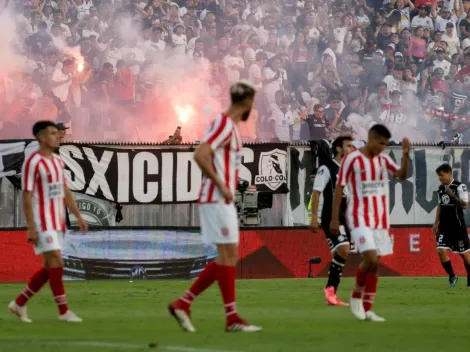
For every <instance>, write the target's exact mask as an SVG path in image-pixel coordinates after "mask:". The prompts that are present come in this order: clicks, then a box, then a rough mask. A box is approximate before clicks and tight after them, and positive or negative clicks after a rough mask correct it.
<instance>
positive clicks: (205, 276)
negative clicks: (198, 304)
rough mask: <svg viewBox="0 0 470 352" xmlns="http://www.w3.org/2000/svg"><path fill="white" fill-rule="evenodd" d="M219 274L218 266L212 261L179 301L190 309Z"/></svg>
mask: <svg viewBox="0 0 470 352" xmlns="http://www.w3.org/2000/svg"><path fill="white" fill-rule="evenodd" d="M216 274H217V264H216V263H215V262H214V261H212V262H210V263H209V264H207V265H206V267H205V268H204V270H203V271H201V273H200V274H199V277H198V278H197V279H196V281H195V282H194V283H193V284H192V286H191V287H190V288H189V290H188V291H186V292H185V293H184V295H183V296H181V297H180V299H179V301H180V303H181V304H182V305H183V306H184V308H186V309H187V308H189V306H190V305H191V303H193V301H194V299H195V298H196V297H197V296H199V295H200V294H201V293H203V292H204V291H205V290H206V289H208V288H209V287H210V286H211V285H212V284H213V283H214V281H215V279H216Z"/></svg>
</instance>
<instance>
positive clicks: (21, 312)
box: [8, 301, 33, 323]
mask: <svg viewBox="0 0 470 352" xmlns="http://www.w3.org/2000/svg"><path fill="white" fill-rule="evenodd" d="M8 310H9V311H10V312H11V313H12V314H15V315H16V316H18V318H20V320H21V321H22V322H23V323H32V322H33V321H32V320H31V319H29V317H28V312H27V310H26V306H23V307H21V306H19V305H17V304H16V302H15V301H11V302H10V304H9V305H8Z"/></svg>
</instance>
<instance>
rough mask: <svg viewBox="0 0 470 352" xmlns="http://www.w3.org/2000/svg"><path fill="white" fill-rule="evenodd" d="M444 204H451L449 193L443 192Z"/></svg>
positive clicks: (442, 199)
mask: <svg viewBox="0 0 470 352" xmlns="http://www.w3.org/2000/svg"><path fill="white" fill-rule="evenodd" d="M441 201H442V204H449V202H450V197H449V196H448V195H447V194H443V195H442V197H441Z"/></svg>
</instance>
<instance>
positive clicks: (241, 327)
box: [225, 323, 263, 332]
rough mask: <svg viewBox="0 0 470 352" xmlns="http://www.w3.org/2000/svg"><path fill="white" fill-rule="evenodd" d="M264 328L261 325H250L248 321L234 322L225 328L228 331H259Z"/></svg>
mask: <svg viewBox="0 0 470 352" xmlns="http://www.w3.org/2000/svg"><path fill="white" fill-rule="evenodd" d="M261 330H263V328H262V327H261V326H256V325H250V324H246V323H233V324H232V325H230V326H229V327H227V328H226V329H225V331H227V332H258V331H261Z"/></svg>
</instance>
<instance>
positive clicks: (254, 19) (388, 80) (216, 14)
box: [0, 0, 470, 142]
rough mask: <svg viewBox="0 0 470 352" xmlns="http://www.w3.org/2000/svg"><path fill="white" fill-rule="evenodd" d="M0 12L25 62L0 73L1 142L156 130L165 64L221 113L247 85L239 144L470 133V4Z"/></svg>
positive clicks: (311, 3) (140, 5) (448, 0)
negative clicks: (46, 123) (41, 126)
mask: <svg viewBox="0 0 470 352" xmlns="http://www.w3.org/2000/svg"><path fill="white" fill-rule="evenodd" d="M3 11H10V12H12V13H13V18H14V19H15V33H16V36H15V38H14V39H13V40H12V41H11V42H8V45H9V49H12V50H13V51H14V53H15V54H16V55H20V56H23V57H24V64H22V65H21V69H15V70H11V71H10V72H2V77H0V78H1V81H0V100H1V103H0V109H1V110H2V115H3V117H4V118H3V121H2V122H0V138H2V139H7V138H25V137H30V136H29V135H24V133H25V132H24V129H21V128H20V127H21V126H25V125H27V126H30V125H31V124H29V123H27V122H32V121H34V120H37V119H52V120H56V121H58V122H63V123H65V124H67V125H68V126H72V131H73V137H75V138H80V139H90V138H87V137H90V136H94V137H95V139H106V138H108V137H107V135H106V132H107V131H113V130H115V131H117V132H116V133H117V134H114V135H113V138H116V139H119V138H120V135H119V133H121V132H122V131H121V132H120V129H119V128H118V127H117V126H119V118H120V117H122V118H124V117H123V116H124V114H125V116H126V117H127V118H129V117H130V118H131V119H132V121H133V123H135V124H137V125H139V126H142V128H143V129H145V126H146V125H149V124H150V122H151V123H152V124H153V125H152V126H155V121H157V122H158V121H159V119H160V120H164V119H168V118H169V117H168V115H169V114H170V115H171V111H173V110H172V106H171V103H169V102H170V101H174V97H173V99H168V98H169V97H168V90H167V89H166V85H168V84H169V82H168V81H167V78H166V80H163V79H162V78H161V77H159V74H158V73H157V72H158V69H157V68H161V66H162V65H165V64H166V63H168V62H169V61H171V62H180V63H181V65H183V66H182V69H184V68H183V67H184V66H187V65H189V64H191V65H201V67H203V66H204V67H205V68H206V70H207V67H209V69H208V70H207V72H208V76H205V77H204V79H205V84H206V85H208V86H209V87H210V91H211V94H212V97H213V98H215V99H218V100H219V101H220V104H221V106H223V105H224V104H226V100H225V99H226V97H227V91H228V87H229V86H230V84H232V83H234V82H236V81H238V80H239V79H242V78H245V79H248V80H250V81H251V82H252V83H253V84H254V85H255V86H256V88H257V89H258V91H259V92H258V94H257V100H256V107H255V110H254V111H253V112H252V114H251V115H252V116H251V118H250V120H249V121H248V122H247V123H246V124H245V125H243V126H242V127H241V133H242V136H243V139H244V140H245V141H255V140H279V141H297V140H312V139H313V140H317V139H322V138H334V137H335V136H337V135H339V134H342V133H351V132H353V133H356V135H359V137H362V135H363V133H364V131H365V130H366V129H367V127H368V126H370V124H373V123H375V122H382V123H384V124H386V125H387V126H389V127H390V129H391V130H392V133H393V135H394V137H395V138H396V139H398V138H400V137H401V135H402V134H403V132H404V131H405V132H406V134H407V135H408V136H409V137H411V138H412V139H413V140H417V141H429V142H436V141H439V140H441V139H449V138H451V137H452V135H453V134H455V133H456V132H460V133H462V134H463V136H464V139H465V138H467V136H466V134H467V133H469V137H470V132H467V127H468V126H467V124H468V122H467V121H466V119H465V116H467V117H470V99H469V94H470V0H415V1H412V0H355V1H350V0H333V1H332V0H325V1H320V0H303V1H297V0H177V1H175V2H167V1H165V0H148V2H145V1H141V0H121V1H119V0H94V1H92V0H57V2H56V1H53V0H18V1H17V2H10V3H7V6H6V8H5V9H4V10H3ZM183 79H184V78H183ZM189 89H194V90H197V89H198V87H189ZM172 94H175V93H174V92H172ZM201 104H202V103H201ZM201 106H202V105H201ZM195 109H196V111H199V110H200V109H201V107H200V106H198V107H195ZM196 116H197V114H196ZM116 119H118V120H116ZM176 125H177V123H176V122H175V126H176ZM157 126H158V125H157ZM157 128H158V127H157ZM167 132H168V134H170V133H171V132H172V131H165V133H167ZM183 135H184V132H183ZM468 140H470V139H468Z"/></svg>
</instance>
